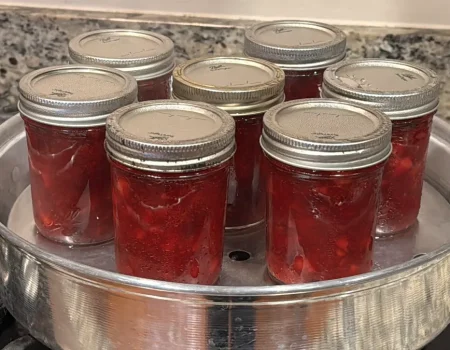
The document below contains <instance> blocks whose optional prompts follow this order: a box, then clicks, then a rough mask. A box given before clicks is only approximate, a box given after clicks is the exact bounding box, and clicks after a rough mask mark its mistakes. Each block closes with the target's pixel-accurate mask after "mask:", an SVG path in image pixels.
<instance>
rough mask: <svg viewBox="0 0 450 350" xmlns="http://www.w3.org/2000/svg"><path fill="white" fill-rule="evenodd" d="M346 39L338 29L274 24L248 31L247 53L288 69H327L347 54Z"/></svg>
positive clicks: (288, 22) (309, 24)
mask: <svg viewBox="0 0 450 350" xmlns="http://www.w3.org/2000/svg"><path fill="white" fill-rule="evenodd" d="M346 42H347V39H346V36H345V34H344V32H343V31H342V30H340V29H338V28H336V27H333V26H330V25H327V24H324V23H317V22H309V21H296V20H285V21H273V22H263V23H258V24H255V25H253V26H252V27H250V28H248V29H247V30H246V31H245V43H244V52H245V54H246V55H248V56H250V57H257V58H262V59H264V60H267V61H270V62H273V63H276V64H277V65H278V66H280V67H281V68H283V69H286V70H310V69H323V68H326V67H328V66H330V65H331V64H333V63H336V62H339V61H340V60H342V59H343V58H344V57H345V54H346Z"/></svg>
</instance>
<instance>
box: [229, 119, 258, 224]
mask: <svg viewBox="0 0 450 350" xmlns="http://www.w3.org/2000/svg"><path fill="white" fill-rule="evenodd" d="M262 118H263V115H262V114H258V115H254V116H242V117H237V118H235V122H236V147H237V150H236V153H235V155H234V160H233V164H232V166H231V169H230V183H229V187H228V205H227V220H226V227H227V229H243V228H246V227H249V226H253V225H255V224H258V223H261V222H262V221H263V220H264V217H265V188H264V185H263V184H264V182H263V179H262V177H263V175H264V172H263V169H262V162H261V160H262V158H263V153H262V150H261V147H260V145H259V138H260V136H261V133H262Z"/></svg>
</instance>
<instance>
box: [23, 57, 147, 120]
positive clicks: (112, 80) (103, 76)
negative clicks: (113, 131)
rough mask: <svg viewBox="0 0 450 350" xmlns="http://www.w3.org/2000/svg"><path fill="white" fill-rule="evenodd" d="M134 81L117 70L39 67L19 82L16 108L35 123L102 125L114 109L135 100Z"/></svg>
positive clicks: (79, 66) (136, 87)
mask: <svg viewBox="0 0 450 350" xmlns="http://www.w3.org/2000/svg"><path fill="white" fill-rule="evenodd" d="M137 91H138V86H137V82H136V80H135V79H134V78H133V77H132V76H130V75H128V74H126V73H124V72H121V71H119V70H116V69H112V68H108V67H100V66H98V67H97V66H96V67H94V66H85V65H70V66H69V65H65V66H54V67H48V68H42V69H38V70H35V71H33V72H31V73H28V74H26V75H25V76H23V77H22V79H21V80H20V82H19V92H20V96H19V103H18V109H19V111H20V113H21V114H23V115H24V116H26V117H28V118H29V119H32V120H35V121H37V122H40V123H43V124H48V125H55V126H64V127H73V128H77V127H93V126H101V125H105V121H106V118H107V117H108V115H109V114H111V113H112V112H113V111H115V110H116V109H118V108H120V107H123V106H125V105H128V104H130V103H133V102H135V101H136V99H137Z"/></svg>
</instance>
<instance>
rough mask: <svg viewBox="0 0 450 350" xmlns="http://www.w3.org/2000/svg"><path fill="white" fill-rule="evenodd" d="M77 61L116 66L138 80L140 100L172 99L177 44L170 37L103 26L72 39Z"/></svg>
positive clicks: (71, 48) (72, 55)
mask: <svg viewBox="0 0 450 350" xmlns="http://www.w3.org/2000/svg"><path fill="white" fill-rule="evenodd" d="M69 56H70V60H71V62H73V63H80V64H94V65H101V66H107V67H111V68H116V69H119V70H122V71H124V72H127V73H129V74H131V75H132V76H134V78H135V79H136V80H137V81H138V87H139V93H138V99H139V101H147V100H159V99H166V98H170V90H171V80H172V70H173V67H174V57H175V56H174V45H173V42H172V40H170V39H169V38H167V37H165V36H163V35H160V34H156V33H152V32H148V31H144V30H130V29H102V30H96V31H93V32H88V33H84V34H81V35H78V36H77V37H75V38H73V39H72V40H70V42H69Z"/></svg>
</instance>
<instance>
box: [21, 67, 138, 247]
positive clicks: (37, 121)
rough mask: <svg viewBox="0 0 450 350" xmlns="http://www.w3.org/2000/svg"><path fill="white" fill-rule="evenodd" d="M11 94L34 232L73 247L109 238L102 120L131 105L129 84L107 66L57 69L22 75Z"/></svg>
mask: <svg viewBox="0 0 450 350" xmlns="http://www.w3.org/2000/svg"><path fill="white" fill-rule="evenodd" d="M19 91H20V99H19V106H18V107H19V111H20V114H21V116H22V118H23V120H24V122H25V130H26V135H27V145H28V160H29V165H30V182H31V194H32V201H33V211H34V220H35V223H36V226H37V229H38V231H39V232H40V233H41V234H42V235H43V236H45V237H46V238H49V239H51V240H53V241H56V242H60V243H66V244H74V245H76V244H80V245H82V244H94V243H100V242H104V241H108V240H111V239H112V238H113V227H112V209H111V208H112V207H111V187H110V172H109V164H108V160H107V157H106V153H105V148H104V142H105V122H106V117H107V116H108V115H109V114H110V113H111V112H113V111H114V110H116V109H117V108H120V107H123V106H126V105H128V104H130V103H133V102H134V101H135V100H136V95H137V85H136V81H135V80H134V79H133V77H131V76H129V75H128V74H125V73H123V72H120V71H117V70H115V69H110V68H102V67H89V66H75V65H74V66H60V67H51V68H44V69H39V70H37V71H34V72H32V73H29V74H27V75H25V76H24V77H23V78H22V79H21V80H20V83H19Z"/></svg>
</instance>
